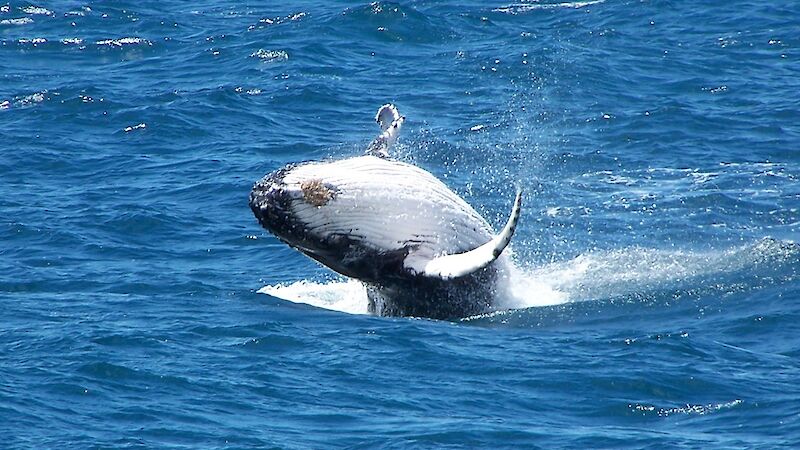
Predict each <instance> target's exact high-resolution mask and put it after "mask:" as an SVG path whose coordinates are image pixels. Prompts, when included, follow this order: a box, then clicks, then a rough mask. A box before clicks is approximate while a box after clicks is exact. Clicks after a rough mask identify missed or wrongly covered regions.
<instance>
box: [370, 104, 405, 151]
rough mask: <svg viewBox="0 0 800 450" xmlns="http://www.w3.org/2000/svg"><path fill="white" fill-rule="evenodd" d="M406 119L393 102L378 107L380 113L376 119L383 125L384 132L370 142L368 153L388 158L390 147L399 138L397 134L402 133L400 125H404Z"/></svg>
mask: <svg viewBox="0 0 800 450" xmlns="http://www.w3.org/2000/svg"><path fill="white" fill-rule="evenodd" d="M405 120H406V118H405V117H403V116H401V115H400V112H399V111H398V110H397V107H395V106H394V105H393V104H391V103H387V104H385V105H383V106H381V107H380V108H379V109H378V113H377V114H375V121H376V122H378V124H379V125H380V126H381V131H383V132H382V133H381V134H380V135H379V136H378V137H376V138H375V139H374V140H373V141H372V142H371V143H370V144H369V147H368V148H367V154H368V155H373V156H378V157H381V158H388V157H389V149H390V148H391V147H392V145H394V142H395V141H396V140H397V136H398V135H399V134H400V127H402V125H403V121H405Z"/></svg>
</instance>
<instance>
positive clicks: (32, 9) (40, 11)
mask: <svg viewBox="0 0 800 450" xmlns="http://www.w3.org/2000/svg"><path fill="white" fill-rule="evenodd" d="M22 12H24V13H25V14H30V15H33V16H52V15H55V13H54V12H53V11H50V10H49V9H47V8H42V7H40V6H26V7H24V8H22Z"/></svg>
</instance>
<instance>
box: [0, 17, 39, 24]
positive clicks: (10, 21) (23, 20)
mask: <svg viewBox="0 0 800 450" xmlns="http://www.w3.org/2000/svg"><path fill="white" fill-rule="evenodd" d="M29 23H33V19H31V18H30V17H18V18H16V19H3V20H0V25H27V24H29Z"/></svg>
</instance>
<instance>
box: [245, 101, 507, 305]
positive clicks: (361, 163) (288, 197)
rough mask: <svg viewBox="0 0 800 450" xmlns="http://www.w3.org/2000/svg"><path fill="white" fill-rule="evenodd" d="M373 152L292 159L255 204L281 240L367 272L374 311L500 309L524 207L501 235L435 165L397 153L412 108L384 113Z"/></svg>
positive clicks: (349, 272) (256, 190) (259, 189)
mask: <svg viewBox="0 0 800 450" xmlns="http://www.w3.org/2000/svg"><path fill="white" fill-rule="evenodd" d="M375 120H376V121H377V122H378V124H379V125H380V126H381V134H380V135H379V136H378V137H377V138H375V139H374V140H373V141H372V142H371V143H370V145H369V147H368V148H367V151H366V154H365V155H363V156H358V157H351V158H346V159H340V160H333V161H310V162H302V163H294V164H289V165H287V166H286V167H283V168H281V169H279V170H276V171H274V172H272V173H270V174H268V175H266V176H265V177H264V178H262V179H261V180H259V181H257V182H256V183H255V185H254V186H253V189H252V191H251V192H250V208H251V209H252V211H253V213H254V214H255V216H256V218H257V219H258V222H259V223H260V224H261V225H262V226H263V227H264V228H265V229H267V230H268V231H269V232H271V233H272V234H274V235H275V236H276V237H277V238H278V239H280V240H281V241H283V242H284V243H286V244H288V245H289V246H291V247H293V248H295V249H297V250H299V251H300V252H302V253H304V254H305V255H307V256H309V257H311V258H313V259H314V260H316V261H318V262H319V263H321V264H323V265H325V266H327V267H328V268H330V269H332V270H334V271H335V272H338V273H340V274H342V275H345V276H347V277H351V278H355V279H357V280H359V281H361V282H362V283H363V284H364V285H365V286H366V289H367V295H368V298H369V311H370V312H371V313H373V314H377V315H382V316H414V317H428V318H434V319H456V318H461V317H466V316H470V315H475V314H480V313H484V312H487V311H490V310H492V309H493V305H495V304H496V299H497V298H498V296H500V295H503V292H502V286H504V285H505V284H506V283H505V281H506V278H507V277H508V267H509V264H510V262H509V261H508V257H507V256H506V255H504V254H503V250H504V249H505V248H506V246H507V245H508V243H509V242H510V241H511V237H512V236H513V234H514V230H515V229H516V226H517V222H518V221H519V216H520V205H521V198H522V196H521V192H520V191H517V195H516V198H515V200H514V205H513V208H512V211H511V215H510V217H509V219H508V222H507V223H506V225H505V227H504V228H503V229H502V231H501V232H500V233H499V234H497V235H495V234H494V233H493V231H492V227H491V226H490V225H489V223H488V222H487V221H486V220H485V219H484V218H483V217H481V215H480V214H478V212H477V211H475V209H473V208H472V207H471V206H470V205H469V204H468V203H467V202H466V201H464V200H463V199H462V198H461V197H459V196H458V195H457V194H456V193H454V192H453V191H452V190H450V189H449V188H448V187H447V186H445V185H444V183H442V182H441V181H439V180H438V179H437V178H436V177H434V176H433V175H432V174H431V173H429V172H427V171H426V170H423V169H421V168H419V167H416V166H414V165H411V164H407V163H404V162H401V161H397V160H394V159H392V158H391V156H390V153H389V151H390V149H391V147H392V145H393V143H394V142H395V140H396V139H397V136H398V134H399V132H400V128H401V127H402V125H403V121H404V120H405V117H403V116H401V115H400V114H399V112H398V110H397V108H396V107H395V106H394V105H391V104H388V105H384V106H382V107H381V108H380V109H379V110H378V113H377V115H376V117H375Z"/></svg>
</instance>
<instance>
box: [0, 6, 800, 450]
mask: <svg viewBox="0 0 800 450" xmlns="http://www.w3.org/2000/svg"><path fill="white" fill-rule="evenodd" d="M798 17H800V3H797V2H794V1H783V2H771V3H765V2H755V1H727V2H703V3H702V4H700V3H698V2H688V1H650V2H637V1H613V0H606V1H587V2H575V3H566V2H553V1H542V2H532V1H529V2H521V3H515V4H511V3H503V2H494V3H486V2H478V1H468V2H454V1H409V2H398V3H391V2H376V3H366V2H364V3H355V2H345V1H327V2H321V1H313V0H304V1H300V2H295V3H293V4H289V3H288V2H287V3H285V4H281V5H278V6H270V5H265V4H242V3H239V2H229V3H224V2H221V1H218V0H217V1H201V2H191V4H188V3H187V4H184V3H183V2H177V3H175V4H172V3H171V2H153V1H149V0H144V1H140V2H76V1H53V2H47V3H39V4H29V3H26V2H22V3H20V2H12V3H10V4H6V5H0V75H1V76H2V81H1V82H0V142H2V149H3V151H2V152H0V213H1V214H0V219H2V220H0V308H2V318H0V419H2V420H0V446H2V447H3V448H32V449H33V448H36V449H39V448H128V447H147V448H220V447H225V448H272V447H274V448H442V447H448V448H577V447H588V448H675V447H689V448H696V447H711V448H779V447H785V448H792V447H795V446H797V445H798V444H800V388H798V381H799V380H800V363H799V362H798V358H800V339H799V338H798V336H800V325H798V323H800V246H798V244H797V243H796V242H797V241H798V240H800V183H799V182H798V181H799V180H800V110H799V109H798V105H800V59H798V58H799V57H800V53H798V52H799V51H800V35H798V33H797V31H798V29H800V19H798ZM386 102H394V103H396V104H397V105H398V107H399V108H400V110H401V111H402V112H403V114H405V115H406V117H407V121H406V123H405V127H404V130H403V136H402V137H401V139H400V141H399V145H398V148H397V152H398V158H400V159H402V160H404V161H409V162H412V163H415V164H418V165H419V166H421V167H423V168H425V169H427V170H429V171H431V172H432V173H434V174H435V175H437V176H438V177H440V178H441V179H442V180H443V181H445V182H446V183H447V184H448V185H449V186H450V187H451V188H452V189H454V190H455V191H456V192H458V193H460V194H461V195H462V196H463V197H464V198H465V199H466V200H467V201H468V202H470V203H471V204H472V205H474V206H475V207H476V208H477V209H478V210H479V211H481V212H482V213H483V214H484V215H485V217H487V219H488V220H489V221H490V222H491V223H493V224H494V225H495V226H497V227H500V226H502V224H503V222H504V220H505V218H506V217H507V214H508V208H509V205H510V202H511V198H512V197H513V193H514V190H515V186H517V185H520V186H522V187H524V189H525V192H526V198H525V202H524V209H523V214H522V218H521V222H520V226H519V229H518V231H517V235H516V236H515V238H514V240H513V241H512V247H513V251H514V259H515V261H516V264H517V265H518V266H519V268H520V273H519V276H518V280H517V283H516V286H515V288H516V294H515V297H516V300H517V302H518V306H519V307H518V308H517V309H514V310H512V311H505V312H499V313H496V314H490V315H486V316H481V317H471V318H467V319H465V320H462V321H459V322H455V323H451V322H442V321H432V320H425V319H406V318H403V319H391V318H378V317H371V316H369V315H365V314H360V313H363V311H364V309H365V307H366V306H365V303H364V302H365V299H364V296H363V292H362V291H361V290H360V288H359V286H358V285H357V284H353V283H347V282H346V281H343V280H341V279H338V278H336V277H335V276H333V275H332V274H330V273H329V272H328V271H327V270H326V269H324V268H322V267H320V266H318V265H316V264H315V263H313V262H312V261H311V260H309V259H307V258H305V257H304V256H302V255H300V254H299V253H297V252H295V251H293V250H291V249H290V248H288V247H286V246H285V245H283V244H281V243H280V242H278V241H277V240H276V239H275V238H273V237H272V236H271V235H269V234H268V233H266V232H264V231H263V230H262V229H261V228H260V227H259V226H258V224H257V223H256V220H255V218H254V217H253V216H252V213H251V212H250V210H249V208H248V206H247V200H248V193H249V190H250V188H251V186H252V184H253V182H254V181H256V180H257V179H259V178H260V177H261V176H263V175H264V174H265V173H267V172H269V171H272V170H275V169H277V168H279V167H281V166H283V165H284V164H286V163H289V162H293V161H299V160H307V159H320V158H328V157H347V156H354V155H359V154H361V153H362V152H363V150H364V149H365V146H366V145H367V143H368V142H369V141H370V140H371V139H372V138H373V137H374V136H375V135H376V134H377V131H378V129H377V127H376V126H375V124H374V122H373V121H372V119H373V115H374V113H375V110H376V109H377V108H378V107H379V106H380V105H382V104H384V103H386ZM287 300H291V301H287Z"/></svg>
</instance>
